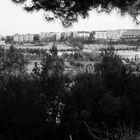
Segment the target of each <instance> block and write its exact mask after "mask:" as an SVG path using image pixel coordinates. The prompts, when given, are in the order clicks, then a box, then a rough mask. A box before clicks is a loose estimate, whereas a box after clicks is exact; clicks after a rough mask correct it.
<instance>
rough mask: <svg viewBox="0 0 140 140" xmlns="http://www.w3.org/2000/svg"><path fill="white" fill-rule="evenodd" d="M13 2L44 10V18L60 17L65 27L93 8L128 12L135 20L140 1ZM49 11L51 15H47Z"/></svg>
mask: <svg viewBox="0 0 140 140" xmlns="http://www.w3.org/2000/svg"><path fill="white" fill-rule="evenodd" d="M12 1H13V2H15V3H20V4H25V3H26V2H28V4H27V5H25V7H24V8H25V9H26V10H27V11H34V10H37V11H39V10H44V11H45V12H47V14H46V19H47V20H49V21H50V20H53V19H57V18H58V19H60V20H61V21H62V23H63V25H64V26H65V27H68V26H70V25H71V24H72V23H73V22H75V21H77V20H78V17H79V16H82V17H83V18H86V17H87V16H88V12H89V11H90V10H92V9H95V10H96V11H97V12H108V13H109V12H111V11H112V10H113V9H117V11H118V12H120V13H121V14H124V13H129V14H130V15H131V16H133V18H134V19H135V20H136V21H137V16H138V15H139V12H138V11H139V7H140V3H139V1H138V0H82V1H81V0H51V1H49V0H31V1H28V0H12ZM49 12H51V13H52V16H49V15H48V14H49Z"/></svg>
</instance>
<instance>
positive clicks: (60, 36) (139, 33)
mask: <svg viewBox="0 0 140 140" xmlns="http://www.w3.org/2000/svg"><path fill="white" fill-rule="evenodd" d="M6 37H7V36H6ZM6 37H4V36H3V35H0V39H1V40H3V41H4V40H5V39H6ZM9 38H11V40H13V42H14V43H24V42H33V41H63V40H67V39H82V40H87V41H94V40H111V41H119V40H120V39H121V40H129V41H131V40H132V41H136V40H139V39H140V29H121V30H102V31H100V30H99V31H91V32H87V31H77V32H48V33H45V32H41V33H38V34H30V33H29V34H18V33H17V34H15V35H13V36H10V37H9Z"/></svg>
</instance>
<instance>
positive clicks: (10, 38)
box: [5, 36, 13, 43]
mask: <svg viewBox="0 0 140 140" xmlns="http://www.w3.org/2000/svg"><path fill="white" fill-rule="evenodd" d="M12 42H13V37H12V36H6V39H5V43H12Z"/></svg>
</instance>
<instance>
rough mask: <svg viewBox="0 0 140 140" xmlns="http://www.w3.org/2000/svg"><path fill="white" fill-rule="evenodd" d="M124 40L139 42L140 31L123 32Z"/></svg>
mask: <svg viewBox="0 0 140 140" xmlns="http://www.w3.org/2000/svg"><path fill="white" fill-rule="evenodd" d="M121 38H122V39H124V40H128V41H137V40H138V39H140V30H138V29H129V30H126V31H125V32H123V34H122V37H121Z"/></svg>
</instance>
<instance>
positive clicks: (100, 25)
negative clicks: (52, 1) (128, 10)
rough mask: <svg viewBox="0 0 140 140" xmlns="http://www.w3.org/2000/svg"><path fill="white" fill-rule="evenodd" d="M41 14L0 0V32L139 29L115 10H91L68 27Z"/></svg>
mask: <svg viewBox="0 0 140 140" xmlns="http://www.w3.org/2000/svg"><path fill="white" fill-rule="evenodd" d="M43 14H44V13H43V12H33V13H27V12H26V11H24V10H23V9H22V7H21V6H20V5H16V4H14V3H12V2H11V0H1V4H0V34H2V35H14V34H16V33H19V34H26V33H40V32H68V31H93V30H112V29H140V25H139V26H137V25H136V24H135V23H134V22H133V19H132V18H131V17H129V16H127V15H126V16H124V17H122V16H120V15H119V14H117V13H116V12H115V11H113V12H112V13H111V14H109V15H108V14H105V13H103V14H98V13H96V12H93V11H91V12H90V14H89V17H88V18H87V19H82V18H80V19H79V21H78V23H74V24H73V26H72V27H70V28H68V29H66V28H64V27H63V26H62V24H61V22H60V21H59V20H57V21H55V22H51V23H50V22H49V23H48V22H47V21H45V18H44V15H43Z"/></svg>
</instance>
